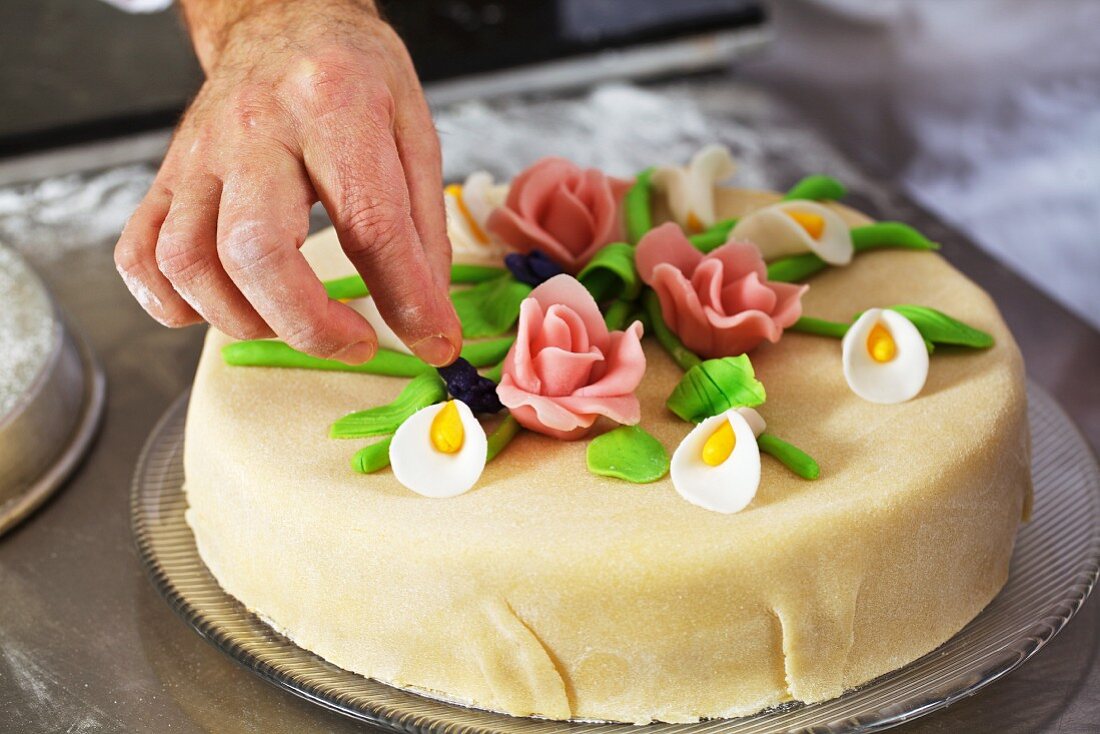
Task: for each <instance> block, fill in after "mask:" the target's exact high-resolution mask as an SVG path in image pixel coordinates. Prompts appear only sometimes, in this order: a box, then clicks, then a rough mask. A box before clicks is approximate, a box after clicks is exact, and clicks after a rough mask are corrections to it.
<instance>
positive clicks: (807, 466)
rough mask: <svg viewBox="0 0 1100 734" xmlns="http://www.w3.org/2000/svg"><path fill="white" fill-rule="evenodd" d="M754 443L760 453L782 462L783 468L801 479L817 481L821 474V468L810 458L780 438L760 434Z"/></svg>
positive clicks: (768, 434)
mask: <svg viewBox="0 0 1100 734" xmlns="http://www.w3.org/2000/svg"><path fill="white" fill-rule="evenodd" d="M756 443H757V445H758V446H760V450H761V451H763V452H764V453H765V454H768V455H769V456H774V457H775V458H776V459H778V460H779V461H780V462H782V464H783V466H785V467H787V468H788V469H790V470H791V471H792V472H794V473H795V474H797V475H798V476H800V477H802V478H803V479H817V478H818V476H819V475H820V474H821V467H819V466H818V465H817V462H816V461H814V459H813V457H812V456H810V455H809V454H807V453H806V452H805V451H803V450H802V449H800V448H798V447H797V446H793V445H792V444H789V443H787V442H786V441H784V440H783V439H781V438H776V437H775V436H773V435H771V434H770V433H761V434H760V436H759V437H758V438H757V439H756Z"/></svg>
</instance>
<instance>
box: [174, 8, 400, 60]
mask: <svg viewBox="0 0 1100 734" xmlns="http://www.w3.org/2000/svg"><path fill="white" fill-rule="evenodd" d="M180 6H181V7H182V9H183V17H184V20H185V21H186V24H187V29H188V32H189V33H190V35H191V43H192V44H193V45H194V47H195V54H196V55H197V56H198V57H199V63H201V64H202V67H203V69H204V70H205V71H206V72H207V73H209V72H210V70H211V69H212V68H214V66H215V65H216V64H217V61H218V57H219V56H220V55H221V52H222V50H223V49H224V48H225V45H226V43H228V41H229V38H230V35H231V32H232V30H233V29H234V28H236V27H238V26H239V25H241V24H242V23H244V22H246V21H252V22H263V21H257V20H255V19H256V17H257V16H261V15H267V16H269V17H270V18H271V19H272V21H271V22H279V21H276V20H274V19H276V18H281V19H282V22H288V23H289V22H293V21H294V19H295V16H300V15H302V14H303V13H312V14H317V13H331V14H332V15H333V16H334V19H335V18H336V17H338V16H341V15H345V14H348V13H366V14H369V15H372V16H376V17H377V16H378V8H377V4H376V3H375V1H374V0H180Z"/></svg>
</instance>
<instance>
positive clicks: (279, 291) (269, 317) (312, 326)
mask: <svg viewBox="0 0 1100 734" xmlns="http://www.w3.org/2000/svg"><path fill="white" fill-rule="evenodd" d="M265 156H266V157H267V158H268V160H266V161H265V163H264V166H263V169H262V170H260V171H255V170H249V169H247V168H245V169H238V170H236V171H234V172H233V173H231V174H229V175H228V176H227V177H226V179H225V184H224V186H223V189H222V199H221V210H220V212H219V215H218V255H219V257H220V258H221V261H222V264H223V265H224V267H225V271H226V273H227V274H228V275H229V277H230V279H231V280H232V281H233V283H234V284H235V285H236V286H237V287H238V288H239V289H240V290H241V293H242V294H244V296H245V298H246V299H247V300H248V301H249V303H251V304H252V306H253V308H255V309H256V311H257V313H259V314H260V316H261V317H263V319H264V321H266V322H267V324H268V325H269V326H270V327H271V328H272V329H273V330H274V331H275V333H276V334H278V335H279V337H280V338H282V339H283V340H284V341H286V342H287V343H288V344H290V346H292V347H294V348H295V349H298V350H299V351H303V352H307V353H309V354H313V355H315V356H318V357H326V358H336V359H342V360H344V361H347V362H352V363H360V362H365V361H366V360H368V359H370V358H371V357H372V356H374V353H375V351H376V349H377V340H376V338H375V334H374V330H373V329H372V328H371V326H370V324H368V323H367V321H366V319H364V318H363V317H362V316H361V315H359V314H358V313H356V312H355V311H354V310H353V309H352V308H350V307H349V306H346V305H344V304H343V303H340V302H339V301H334V300H332V299H330V298H329V297H328V294H327V293H326V292H325V288H324V286H323V285H322V284H321V281H320V279H319V278H318V277H317V275H316V273H314V272H313V268H311V267H310V266H309V263H308V262H306V259H305V257H304V256H303V255H302V253H301V252H299V250H298V248H299V247H301V245H302V242H304V240H305V236H306V234H307V232H308V230H309V207H310V204H311V202H312V190H311V189H310V187H309V183H308V181H307V180H306V178H305V173H304V171H302V168H301V165H300V164H299V163H298V162H297V161H296V160H294V159H293V158H291V157H290V156H289V154H280V155H277V156H276V157H274V158H272V157H271V153H269V152H267V153H257V154H256V155H254V156H251V157H244V158H242V159H243V160H252V161H255V160H264V158H265Z"/></svg>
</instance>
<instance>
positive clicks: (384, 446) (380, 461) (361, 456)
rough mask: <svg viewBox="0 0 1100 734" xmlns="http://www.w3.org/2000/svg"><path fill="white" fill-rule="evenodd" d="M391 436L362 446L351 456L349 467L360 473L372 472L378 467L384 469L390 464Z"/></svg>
mask: <svg viewBox="0 0 1100 734" xmlns="http://www.w3.org/2000/svg"><path fill="white" fill-rule="evenodd" d="M392 440H393V437H392V436H387V437H386V438H384V439H382V440H381V441H378V442H377V443H372V444H371V445H370V446H364V447H363V448H361V449H359V450H358V451H356V452H355V456H353V457H351V468H352V469H354V470H355V471H357V472H359V473H360V474H373V473H374V472H376V471H378V470H379V469H385V468H386V467H387V466H389V465H390V442H391V441H392Z"/></svg>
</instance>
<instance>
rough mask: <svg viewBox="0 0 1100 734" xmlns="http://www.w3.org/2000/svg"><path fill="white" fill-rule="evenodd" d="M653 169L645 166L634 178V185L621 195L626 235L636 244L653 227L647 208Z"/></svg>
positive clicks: (651, 217) (651, 216) (651, 215)
mask: <svg viewBox="0 0 1100 734" xmlns="http://www.w3.org/2000/svg"><path fill="white" fill-rule="evenodd" d="M652 177H653V169H652V168H647V169H645V170H644V171H642V172H641V173H639V174H638V176H637V177H636V178H635V179H634V185H633V186H631V187H630V188H629V189H627V192H626V196H624V197H623V212H624V218H625V219H626V236H627V239H629V240H630V241H631V242H633V243H635V244H637V242H638V240H640V239H641V238H642V235H644V234H645V233H646V232H648V231H649V230H651V229H653V214H652V212H651V211H650V209H649V201H650V183H649V180H650V178H652Z"/></svg>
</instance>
